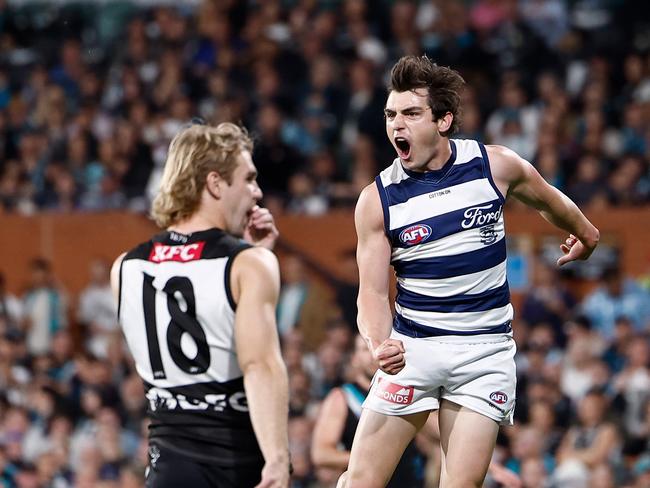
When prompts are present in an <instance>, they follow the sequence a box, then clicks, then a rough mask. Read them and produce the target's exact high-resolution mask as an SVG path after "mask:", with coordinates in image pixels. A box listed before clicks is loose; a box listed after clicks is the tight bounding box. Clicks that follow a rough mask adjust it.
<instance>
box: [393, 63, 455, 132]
mask: <svg viewBox="0 0 650 488" xmlns="http://www.w3.org/2000/svg"><path fill="white" fill-rule="evenodd" d="M464 85H465V80H464V79H463V77H462V76H460V74H459V73H458V72H457V71H455V70H453V69H451V68H447V67H445V66H438V65H437V64H436V63H434V62H433V61H431V60H430V59H429V58H428V57H427V56H403V57H402V58H400V59H399V61H397V63H395V66H393V69H392V70H391V72H390V84H389V85H388V89H389V90H390V91H396V92H405V91H410V90H415V89H417V88H428V90H429V106H430V107H431V113H432V114H433V117H434V120H438V119H439V118H441V117H444V115H445V114H446V113H447V112H450V113H451V114H452V115H453V116H454V120H453V121H452V123H451V126H450V127H449V129H447V130H446V131H445V132H441V134H442V135H443V136H445V137H449V136H452V135H454V134H455V133H456V132H458V129H459V128H460V92H461V90H462V88H463V86H464Z"/></svg>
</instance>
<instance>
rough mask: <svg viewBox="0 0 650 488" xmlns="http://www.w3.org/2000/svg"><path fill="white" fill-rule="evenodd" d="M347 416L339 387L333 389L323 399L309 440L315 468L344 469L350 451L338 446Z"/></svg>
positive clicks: (346, 465)
mask: <svg viewBox="0 0 650 488" xmlns="http://www.w3.org/2000/svg"><path fill="white" fill-rule="evenodd" d="M347 416H348V404H347V402H346V401H345V394H344V393H343V391H342V390H341V389H340V388H335V389H333V390H332V391H331V392H330V394H329V395H327V397H326V398H325V400H323V405H322V406H321V409H320V412H319V414H318V419H317V420H316V425H315V426H314V433H313V436H312V441H311V458H312V460H313V462H314V465H315V466H316V467H317V468H334V469H339V470H345V469H347V467H348V462H349V461H350V451H345V450H342V449H339V448H338V444H339V442H340V441H341V436H342V435H343V429H345V420H346V419H347Z"/></svg>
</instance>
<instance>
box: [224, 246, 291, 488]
mask: <svg viewBox="0 0 650 488" xmlns="http://www.w3.org/2000/svg"><path fill="white" fill-rule="evenodd" d="M231 283H232V285H233V286H232V288H233V295H234V298H235V301H236V302H237V311H236V315H235V342H236V348H237V356H238V359H239V365H240V367H241V369H242V371H243V373H244V387H245V389H246V397H247V398H248V406H249V408H250V416H251V421H252V423H253V429H254V430H255V435H256V436H257V441H258V442H259V445H260V448H261V449H262V454H263V455H264V460H265V466H264V470H263V471H262V484H261V485H260V486H278V487H285V486H287V485H288V482H289V441H288V438H287V421H288V420H287V419H288V404H289V400H288V397H289V393H288V389H289V387H288V380H287V370H286V368H285V365H284V362H283V361H282V357H281V354H280V343H279V339H278V333H277V328H276V323H275V307H276V305H277V301H278V294H279V289H280V272H279V270H278V262H277V259H276V257H275V255H274V254H273V253H271V252H270V251H268V250H267V249H265V248H262V247H255V248H251V249H247V250H245V251H242V252H241V254H240V255H239V256H237V258H236V259H235V262H234V263H233V267H232V275H231ZM265 482H266V483H267V484H265Z"/></svg>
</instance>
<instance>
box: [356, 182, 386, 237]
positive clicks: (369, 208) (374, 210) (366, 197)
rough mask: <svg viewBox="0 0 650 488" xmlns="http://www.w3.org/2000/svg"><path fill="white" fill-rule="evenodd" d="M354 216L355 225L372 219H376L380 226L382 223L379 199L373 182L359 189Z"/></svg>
mask: <svg viewBox="0 0 650 488" xmlns="http://www.w3.org/2000/svg"><path fill="white" fill-rule="evenodd" d="M354 218H355V222H356V224H357V227H359V225H360V224H362V223H367V222H373V221H377V222H378V223H379V224H380V226H381V225H383V211H382V208H381V199H380V197H379V190H378V189H377V185H376V184H375V183H371V184H369V185H368V186H366V187H365V188H364V189H363V190H361V193H360V194H359V198H358V200H357V205H356V207H355V210H354Z"/></svg>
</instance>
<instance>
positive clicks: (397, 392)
mask: <svg viewBox="0 0 650 488" xmlns="http://www.w3.org/2000/svg"><path fill="white" fill-rule="evenodd" d="M375 396H377V397H379V398H381V399H382V400H385V401H387V402H391V403H396V404H397V405H408V404H410V403H411V402H412V401H413V387H412V386H402V385H398V384H397V383H391V382H390V381H386V380H385V379H382V378H378V380H377V388H376V389H375Z"/></svg>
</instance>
